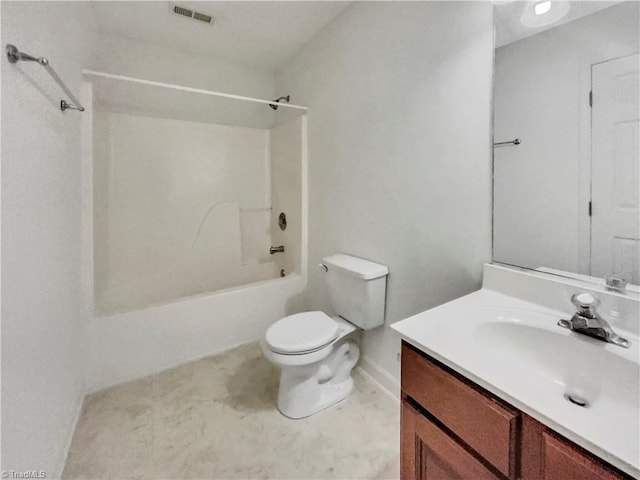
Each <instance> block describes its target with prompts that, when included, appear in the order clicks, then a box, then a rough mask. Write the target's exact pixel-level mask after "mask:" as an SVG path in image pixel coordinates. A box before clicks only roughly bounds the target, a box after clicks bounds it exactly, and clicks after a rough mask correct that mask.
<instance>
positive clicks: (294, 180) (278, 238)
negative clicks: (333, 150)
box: [270, 117, 303, 274]
mask: <svg viewBox="0 0 640 480" xmlns="http://www.w3.org/2000/svg"><path fill="white" fill-rule="evenodd" d="M302 122H303V118H302V117H298V118H295V119H293V120H290V121H289V122H287V123H285V124H283V125H279V126H277V127H274V128H272V129H271V132H270V134H271V238H272V243H273V245H274V246H277V245H284V247H285V253H284V254H276V255H275V258H276V261H277V263H278V267H279V268H283V269H284V270H285V272H286V273H287V274H288V273H291V272H298V273H300V255H301V249H302V155H303V151H302V143H303V142H302ZM280 212H284V213H285V214H286V216H287V228H286V229H285V230H284V231H283V230H281V229H280V227H279V226H278V216H279V215H280Z"/></svg>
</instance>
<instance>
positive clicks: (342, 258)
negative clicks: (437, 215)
mask: <svg viewBox="0 0 640 480" xmlns="http://www.w3.org/2000/svg"><path fill="white" fill-rule="evenodd" d="M322 260H323V264H321V266H322V267H323V268H324V271H325V272H326V275H325V281H326V283H327V287H328V293H329V298H330V300H331V305H332V307H333V308H334V310H335V311H336V313H337V314H338V316H335V317H330V316H329V315H327V314H325V313H323V312H320V311H312V312H304V313H298V314H295V315H289V316H287V317H284V318H282V319H280V320H278V321H277V322H275V323H274V324H273V325H271V326H270V327H269V329H268V330H267V332H266V334H265V336H264V338H263V339H262V341H261V342H260V344H261V347H262V351H263V353H264V355H265V357H266V358H267V359H268V360H269V361H271V362H272V363H273V364H275V365H276V366H278V367H279V368H280V369H281V374H280V387H279V391H278V409H279V410H280V412H281V413H282V414H283V415H285V416H287V417H289V418H303V417H308V416H310V415H313V414H314V413H317V412H319V411H320V410H323V409H325V408H327V407H330V406H331V405H334V404H336V403H338V402H339V401H341V400H343V399H344V398H346V397H348V396H349V394H350V393H351V392H352V391H353V379H352V378H351V371H352V370H353V368H354V367H355V365H356V363H357V362H358V358H359V356H360V347H359V339H360V332H361V330H367V329H371V328H377V327H379V326H381V325H383V324H384V305H385V301H384V300H385V292H386V277H387V275H388V273H389V270H388V269H387V267H385V266H384V265H380V264H377V263H374V262H370V261H368V260H363V259H361V258H357V257H352V256H350V255H344V254H337V255H332V256H329V257H325V258H323V259H322Z"/></svg>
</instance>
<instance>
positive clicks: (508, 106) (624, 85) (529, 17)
mask: <svg viewBox="0 0 640 480" xmlns="http://www.w3.org/2000/svg"><path fill="white" fill-rule="evenodd" d="M495 3H496V4H497V5H496V6H495V15H496V16H495V18H496V52H495V86H494V142H495V143H494V157H493V163H494V165H493V167H494V198H493V260H494V262H499V263H506V264H509V265H515V266H520V267H526V268H532V269H538V270H542V271H546V272H549V273H558V274H562V275H567V274H568V273H567V272H571V274H572V275H571V276H576V274H579V275H581V276H585V275H586V276H593V277H600V278H602V277H607V276H610V275H612V274H615V275H617V276H619V277H623V278H624V279H625V280H626V281H628V282H629V283H630V284H635V285H638V284H640V264H639V256H640V150H639V127H640V122H639V118H640V98H639V92H640V84H639V73H638V71H639V65H640V60H639V55H638V52H639V51H640V37H639V29H638V25H639V24H640V15H639V13H640V11H639V10H640V8H639V7H640V3H639V2H636V1H626V2H590V1H584V2H573V1H571V2H567V1H562V0H558V1H552V2H548V1H537V2H512V3H506V4H505V3H504V2H495ZM547 7H548V8H547ZM537 11H540V12H541V13H537ZM516 139H518V140H517V141H514V140H516Z"/></svg>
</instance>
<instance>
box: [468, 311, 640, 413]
mask: <svg viewBox="0 0 640 480" xmlns="http://www.w3.org/2000/svg"><path fill="white" fill-rule="evenodd" d="M495 313H497V314H499V315H498V316H499V317H501V318H505V317H507V318H508V316H505V315H503V314H504V313H505V312H504V311H499V310H498V311H496V312H495ZM531 314H532V315H535V313H534V312H532V313H531ZM552 320H553V319H552ZM549 324H550V322H548V321H547V322H544V323H542V322H541V324H540V325H533V324H530V323H527V322H523V321H522V320H519V319H517V318H513V319H511V320H499V321H489V322H486V323H482V324H480V325H477V326H476V327H474V329H473V331H472V335H473V336H474V337H475V338H476V339H477V341H478V342H480V343H483V344H485V345H486V346H487V348H489V352H490V353H489V354H490V355H495V357H496V359H497V360H498V361H503V360H509V361H513V359H514V357H515V358H516V363H518V361H520V360H521V361H522V362H523V363H526V362H530V363H531V364H533V365H534V366H535V367H539V370H538V371H537V372H536V373H537V375H536V376H537V377H539V378H540V379H541V381H544V379H546V380H547V381H550V382H553V383H555V384H557V385H560V386H563V387H565V389H566V391H567V392H568V393H570V394H574V395H575V396H577V397H581V398H583V399H585V400H586V401H587V402H588V406H589V407H590V408H596V407H597V406H598V404H599V399H600V398H605V399H606V400H607V401H608V403H615V404H616V408H625V409H629V413H630V414H635V417H636V420H635V421H636V423H637V417H638V415H637V412H638V405H640V383H639V380H640V378H639V377H640V369H639V367H638V364H637V363H635V362H633V361H632V360H631V359H628V358H625V357H624V356H623V353H624V352H623V351H622V352H620V350H622V349H621V348H620V347H616V346H610V345H609V344H607V343H605V342H602V341H599V340H596V339H592V338H589V337H587V336H585V335H580V334H577V333H572V332H568V331H566V330H564V329H562V328H561V327H554V326H553V325H555V322H553V323H551V324H550V325H551V326H550V325H549ZM612 347H613V348H612Z"/></svg>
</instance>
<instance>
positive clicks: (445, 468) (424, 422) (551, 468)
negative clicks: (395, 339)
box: [400, 342, 631, 480]
mask: <svg viewBox="0 0 640 480" xmlns="http://www.w3.org/2000/svg"><path fill="white" fill-rule="evenodd" d="M401 381H402V434H401V435H402V444H401V464H400V465H401V472H400V473H401V478H402V480H414V479H415V480H418V479H419V480H449V479H451V480H453V479H473V480H476V479H477V480H480V479H483V480H484V479H502V480H504V479H510V480H516V479H522V480H582V479H584V480H621V479H631V477H629V476H626V475H624V474H622V473H620V472H618V471H617V470H614V468H613V467H611V466H609V465H606V464H604V463H603V462H601V461H600V460H599V459H597V458H595V457H594V456H593V455H591V454H590V453H588V452H586V451H585V450H584V449H582V448H580V447H578V446H576V445H575V444H573V443H572V442H570V441H568V440H567V439H565V438H563V437H561V436H559V435H558V434H556V433H555V432H553V431H551V430H550V429H548V428H547V427H545V426H544V425H542V424H541V423H539V422H537V421H536V420H534V419H532V418H531V417H529V416H527V415H526V414H524V413H522V412H520V411H519V410H517V409H516V408H514V407H513V406H511V405H509V404H507V403H506V402H504V401H502V400H501V399H498V398H496V397H495V396H494V395H492V394H491V393H489V392H487V391H486V390H484V389H483V388H481V387H479V386H478V385H476V384H474V383H473V382H471V381H469V380H468V379H466V378H465V377H463V376H462V375H460V374H458V373H457V372H454V371H452V370H451V369H449V368H448V367H446V366H444V365H442V364H440V363H439V362H437V361H436V360H435V359H432V358H430V357H428V356H427V355H426V354H424V353H422V352H419V351H418V350H416V349H414V348H413V347H411V346H409V345H408V344H406V343H404V342H403V345H402V379H401Z"/></svg>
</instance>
